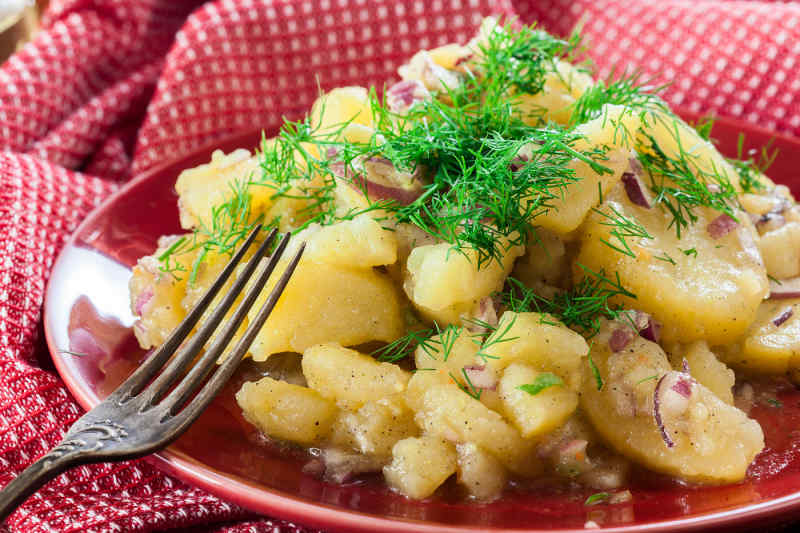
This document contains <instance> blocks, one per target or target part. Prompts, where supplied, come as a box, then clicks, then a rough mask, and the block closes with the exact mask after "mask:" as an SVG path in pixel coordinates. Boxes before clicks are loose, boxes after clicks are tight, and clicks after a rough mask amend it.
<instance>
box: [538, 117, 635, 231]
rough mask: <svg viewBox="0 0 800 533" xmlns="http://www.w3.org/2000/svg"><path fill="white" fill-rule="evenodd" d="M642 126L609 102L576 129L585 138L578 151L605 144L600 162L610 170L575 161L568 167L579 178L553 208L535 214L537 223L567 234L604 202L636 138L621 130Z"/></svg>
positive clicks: (577, 147) (575, 146)
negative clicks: (598, 113)
mask: <svg viewBox="0 0 800 533" xmlns="http://www.w3.org/2000/svg"><path fill="white" fill-rule="evenodd" d="M638 127H639V116H638V114H636V113H631V112H629V111H626V108H625V107H624V106H616V105H610V104H607V105H606V106H605V107H604V109H603V111H602V114H601V115H600V116H599V117H597V118H595V119H593V120H590V121H589V122H587V123H585V124H581V125H580V126H578V127H577V128H576V132H577V133H579V134H581V135H584V136H585V138H584V139H580V140H578V141H577V142H575V144H574V146H573V148H574V149H575V150H589V149H592V148H596V147H597V146H606V147H608V151H607V152H606V154H605V158H604V159H603V160H599V161H597V162H598V163H599V164H601V165H603V166H605V167H607V168H608V169H609V171H610V172H602V173H598V172H597V171H596V170H594V169H592V167H591V166H590V165H589V164H588V163H586V162H585V161H581V160H577V159H576V160H573V161H572V162H570V163H569V164H568V165H567V166H568V167H569V168H572V169H574V170H575V175H576V176H577V177H579V178H581V179H580V180H578V181H576V182H575V183H571V184H569V185H567V186H566V187H565V188H564V190H563V192H562V193H561V197H560V198H557V199H555V200H553V201H552V202H551V204H552V206H553V207H552V209H550V210H549V211H547V212H546V213H544V214H541V215H539V216H537V217H536V219H535V222H536V224H538V225H541V226H542V227H544V228H547V229H549V230H552V231H555V232H557V233H562V234H563V233H568V232H570V231H572V230H574V229H575V228H577V227H578V226H580V224H581V222H583V220H584V218H586V215H587V214H588V213H589V210H590V209H591V208H592V207H594V206H596V205H598V204H599V203H600V201H601V196H600V193H599V190H602V192H603V196H605V194H606V193H607V192H608V191H609V190H611V188H612V187H614V185H616V184H617V183H618V182H619V180H620V177H621V176H622V173H623V172H624V171H625V170H626V169H627V168H628V167H629V165H630V157H631V148H632V147H633V140H632V138H630V137H629V136H627V135H623V134H622V133H620V132H625V131H631V132H632V131H635V130H636V129H637V128H638Z"/></svg>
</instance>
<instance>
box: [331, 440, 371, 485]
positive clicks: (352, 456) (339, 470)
mask: <svg viewBox="0 0 800 533" xmlns="http://www.w3.org/2000/svg"><path fill="white" fill-rule="evenodd" d="M322 460H323V461H324V462H325V474H324V477H325V479H327V480H330V481H333V482H335V483H345V482H347V481H350V480H351V479H353V477H355V476H356V475H358V474H362V473H364V472H377V471H379V470H380V469H381V468H383V461H381V460H380V459H379V458H376V457H374V456H369V455H362V454H360V453H355V452H348V451H343V450H337V449H335V448H326V449H324V450H322Z"/></svg>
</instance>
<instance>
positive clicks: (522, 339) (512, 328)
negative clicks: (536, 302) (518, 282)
mask: <svg viewBox="0 0 800 533" xmlns="http://www.w3.org/2000/svg"><path fill="white" fill-rule="evenodd" d="M588 352H589V346H588V345H587V344H586V341H585V340H584V339H583V337H581V336H580V335H579V334H578V333H575V332H574V331H572V330H571V329H569V328H567V327H566V326H564V325H562V324H560V323H559V322H558V321H557V320H555V319H554V318H552V317H550V316H548V315H543V314H541V313H513V312H511V311H506V312H505V313H503V316H502V317H501V318H500V322H499V324H498V326H497V329H496V330H495V332H494V333H492V335H490V336H489V338H488V339H487V340H486V343H485V344H484V348H483V353H484V354H485V355H486V357H487V363H486V364H487V365H488V366H489V367H490V368H492V369H494V370H495V371H497V372H498V373H500V372H501V371H502V370H503V369H505V368H506V367H507V366H508V365H510V364H511V363H513V362H515V361H520V362H524V363H526V364H528V365H530V366H531V367H533V368H534V369H536V370H539V371H543V372H553V373H554V374H556V375H557V376H558V377H560V378H561V379H563V380H564V382H565V383H567V385H568V386H569V387H571V388H573V389H574V390H577V389H578V386H579V384H580V381H581V359H582V358H583V357H584V356H585V355H586V354H587V353H588Z"/></svg>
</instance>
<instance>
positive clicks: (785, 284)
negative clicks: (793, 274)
mask: <svg viewBox="0 0 800 533" xmlns="http://www.w3.org/2000/svg"><path fill="white" fill-rule="evenodd" d="M789 298H800V278H791V279H786V280H782V281H781V282H780V284H778V283H776V282H774V281H770V282H769V299H770V300H788V299H789Z"/></svg>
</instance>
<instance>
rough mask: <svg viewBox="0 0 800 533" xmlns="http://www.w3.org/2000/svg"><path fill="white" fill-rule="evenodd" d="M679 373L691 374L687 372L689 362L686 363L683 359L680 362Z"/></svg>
mask: <svg viewBox="0 0 800 533" xmlns="http://www.w3.org/2000/svg"><path fill="white" fill-rule="evenodd" d="M681 372H683V373H684V374H690V373H691V372H690V371H689V361H687V360H686V358H685V357H684V358H683V360H682V361H681Z"/></svg>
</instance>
